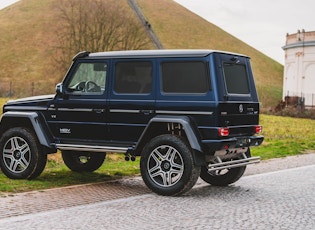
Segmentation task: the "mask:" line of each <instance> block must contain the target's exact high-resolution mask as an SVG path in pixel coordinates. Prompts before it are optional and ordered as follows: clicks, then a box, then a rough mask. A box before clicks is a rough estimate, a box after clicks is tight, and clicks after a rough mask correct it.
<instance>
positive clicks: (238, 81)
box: [223, 63, 250, 94]
mask: <svg viewBox="0 0 315 230" xmlns="http://www.w3.org/2000/svg"><path fill="white" fill-rule="evenodd" d="M223 70H224V78H225V84H226V89H227V92H228V93H229V94H249V93H250V91H249V84H248V77H247V72H246V67H245V65H239V64H234V63H223Z"/></svg>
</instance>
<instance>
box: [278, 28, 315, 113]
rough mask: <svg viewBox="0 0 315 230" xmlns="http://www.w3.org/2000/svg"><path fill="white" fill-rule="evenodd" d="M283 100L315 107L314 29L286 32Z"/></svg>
mask: <svg viewBox="0 0 315 230" xmlns="http://www.w3.org/2000/svg"><path fill="white" fill-rule="evenodd" d="M282 48H283V50H284V51H285V65H284V78H283V100H284V101H288V100H289V101H290V100H291V101H292V100H293V101H294V100H296V101H298V103H304V105H305V106H306V107H315V31H311V32H306V31H304V30H302V31H298V32H297V33H295V34H287V37H286V45H285V46H283V47H282Z"/></svg>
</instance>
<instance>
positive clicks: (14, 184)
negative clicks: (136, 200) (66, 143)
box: [0, 153, 140, 195]
mask: <svg viewBox="0 0 315 230" xmlns="http://www.w3.org/2000/svg"><path fill="white" fill-rule="evenodd" d="M139 164H140V163H139V158H138V159H136V161H134V162H133V161H125V160H124V155H123V154H108V156H107V158H106V160H105V163H104V164H103V165H102V166H101V167H100V168H99V169H98V170H96V171H95V172H92V173H88V172H86V173H76V172H72V171H70V170H69V169H68V168H67V167H66V166H65V164H64V163H63V162H62V159H61V156H60V153H57V154H53V155H49V157H48V162H47V165H46V168H45V170H44V172H43V173H42V174H41V175H40V176H39V177H38V178H36V179H34V180H11V179H8V178H7V177H6V176H5V175H4V174H3V173H0V195H1V193H2V195H4V194H3V193H18V192H25V191H32V190H41V189H47V188H55V187H62V186H69V185H78V184H87V183H97V182H104V181H109V180H114V179H120V178H122V177H126V176H135V175H139V173H140V169H139Z"/></svg>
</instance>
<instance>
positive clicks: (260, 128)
mask: <svg viewBox="0 0 315 230" xmlns="http://www.w3.org/2000/svg"><path fill="white" fill-rule="evenodd" d="M254 129H255V133H261V132H262V126H261V125H256V126H255V127H254Z"/></svg>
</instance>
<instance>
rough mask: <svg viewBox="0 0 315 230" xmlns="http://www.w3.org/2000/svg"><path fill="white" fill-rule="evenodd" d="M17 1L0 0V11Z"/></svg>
mask: <svg viewBox="0 0 315 230" xmlns="http://www.w3.org/2000/svg"><path fill="white" fill-rule="evenodd" d="M18 1H19V0H0V10H1V9H3V8H5V7H7V6H9V5H11V4H13V3H15V2H18Z"/></svg>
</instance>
